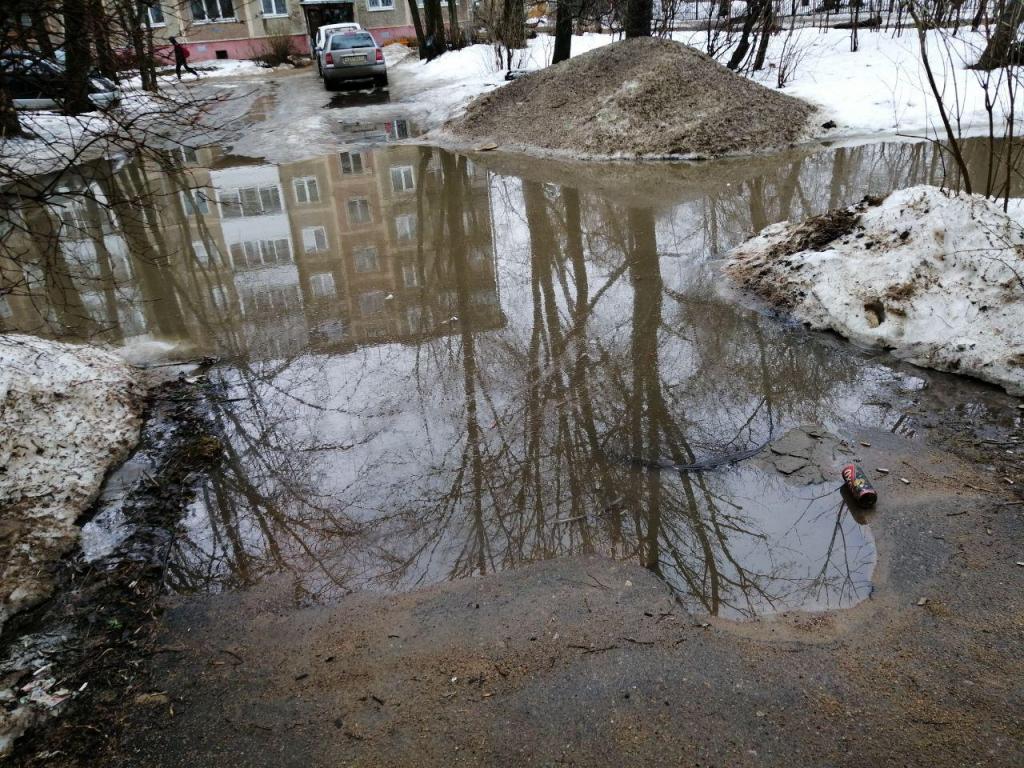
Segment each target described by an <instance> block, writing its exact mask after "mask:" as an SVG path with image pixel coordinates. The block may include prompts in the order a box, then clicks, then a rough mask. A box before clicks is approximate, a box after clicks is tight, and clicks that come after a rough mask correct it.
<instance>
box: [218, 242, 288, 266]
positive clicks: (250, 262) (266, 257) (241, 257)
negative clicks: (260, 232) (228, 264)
mask: <svg viewBox="0 0 1024 768" xmlns="http://www.w3.org/2000/svg"><path fill="white" fill-rule="evenodd" d="M291 260H292V249H291V244H290V243H289V242H288V238H285V237H282V238H278V239H276V240H247V241H246V242H244V243H232V244H231V261H232V263H233V264H234V265H235V266H236V267H264V266H270V265H272V264H288V263H290V262H291Z"/></svg>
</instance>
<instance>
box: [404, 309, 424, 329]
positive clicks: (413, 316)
mask: <svg viewBox="0 0 1024 768" xmlns="http://www.w3.org/2000/svg"><path fill="white" fill-rule="evenodd" d="M425 320H426V316H425V315H424V312H423V307H420V306H412V307H406V310H405V322H406V325H407V326H408V328H409V333H422V332H423V330H424V328H426V323H425V322H424V321H425Z"/></svg>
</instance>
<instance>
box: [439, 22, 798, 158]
mask: <svg viewBox="0 0 1024 768" xmlns="http://www.w3.org/2000/svg"><path fill="white" fill-rule="evenodd" d="M812 112H813V107H811V106H810V105H809V104H806V103H804V102H802V101H799V100H798V99H794V98H791V97H789V96H784V95H782V94H781V93H778V92H777V91H772V90H769V89H768V88H765V87H764V86H761V85H758V84H757V83H754V82H751V81H750V80H747V79H746V78H744V77H741V76H740V75H737V74H735V73H734V72H731V71H729V70H728V69H726V68H725V67H723V66H722V65H720V64H718V63H717V62H715V61H714V60H713V59H711V58H710V57H708V56H705V55H704V54H702V53H700V52H698V51H696V50H694V49H693V48H689V47H687V46H685V45H682V44H681V43H676V42H672V41H670V40H661V39H657V38H637V39H631V40H622V41H620V42H617V43H612V44H610V45H605V46H602V47H600V48H597V49H596V50H593V51H590V52H588V53H585V54H582V55H580V56H578V57H575V58H572V59H569V60H568V61H564V62H562V63H560V64H557V65H555V66H552V67H548V68H547V69H544V70H541V71H539V72H536V73H533V74H530V75H528V76H526V77H523V78H520V79H518V80H515V81H514V82H512V83H510V84H509V85H507V86H506V87H504V88H499V89H498V90H496V91H493V92H491V93H489V94H486V95H484V96H481V97H479V98H478V99H476V100H475V101H474V102H473V103H471V104H470V105H469V107H468V108H467V110H466V113H465V115H463V116H462V117H460V118H457V119H456V120H454V121H452V122H450V123H448V124H447V125H446V126H445V128H446V131H447V132H448V133H449V134H450V135H452V136H454V137H455V138H456V139H460V140H471V141H474V142H495V143H498V144H501V145H506V146H512V147H515V148H520V149H533V150H536V149H540V150H543V151H546V152H548V153H555V154H564V155H573V156H584V157H613V156H619V157H677V156H682V157H716V156H721V155H727V154H736V153H750V152H756V151H760V150H764V149H768V148H772V147H779V146H784V145H787V144H790V143H792V142H794V141H796V140H797V139H799V138H801V137H802V136H803V135H804V134H805V129H806V127H807V121H808V118H809V117H810V115H811V113H812Z"/></svg>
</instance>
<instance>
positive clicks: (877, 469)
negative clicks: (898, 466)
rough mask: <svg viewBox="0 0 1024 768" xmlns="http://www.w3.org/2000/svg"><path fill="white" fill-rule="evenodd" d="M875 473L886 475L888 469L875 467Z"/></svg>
mask: <svg viewBox="0 0 1024 768" xmlns="http://www.w3.org/2000/svg"><path fill="white" fill-rule="evenodd" d="M875 472H878V473H879V474H882V475H888V474H889V468H888V467H875Z"/></svg>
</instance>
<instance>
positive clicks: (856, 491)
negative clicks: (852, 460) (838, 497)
mask: <svg viewBox="0 0 1024 768" xmlns="http://www.w3.org/2000/svg"><path fill="white" fill-rule="evenodd" d="M843 481H844V482H845V483H846V490H847V491H848V492H849V493H850V495H851V496H852V497H853V500H854V501H856V502H857V503H858V504H860V505H861V506H862V507H873V506H875V502H876V501H878V492H877V491H876V490H875V489H874V488H872V487H871V483H870V482H868V478H867V475H865V474H864V470H863V469H861V468H860V467H858V466H857V465H856V464H847V465H846V466H845V467H843Z"/></svg>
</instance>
